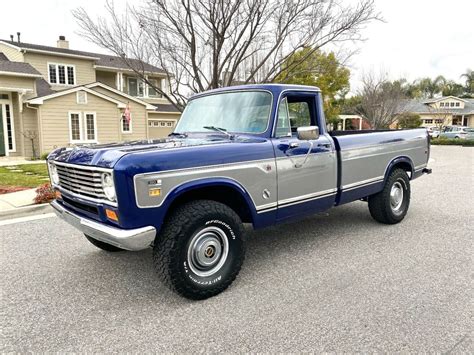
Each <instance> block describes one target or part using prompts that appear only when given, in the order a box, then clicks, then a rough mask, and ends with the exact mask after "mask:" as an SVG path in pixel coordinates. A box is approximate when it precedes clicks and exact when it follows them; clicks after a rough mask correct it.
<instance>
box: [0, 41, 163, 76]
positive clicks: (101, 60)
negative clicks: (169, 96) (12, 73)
mask: <svg viewBox="0 0 474 355" xmlns="http://www.w3.org/2000/svg"><path fill="white" fill-rule="evenodd" d="M0 42H4V43H5V44H7V45H9V46H12V47H15V48H18V49H21V50H26V51H28V50H30V51H33V52H47V53H51V54H56V55H65V56H74V57H83V58H88V59H91V60H95V61H96V66H98V67H104V68H111V69H129V67H128V66H127V64H126V63H125V61H124V59H122V58H121V57H117V56H113V55H108V54H101V53H93V52H85V51H78V50H74V49H69V48H59V47H52V46H43V45H39V44H33V43H25V42H20V43H18V42H16V41H9V40H4V39H0ZM127 60H128V61H130V62H131V63H132V65H136V66H137V68H140V70H142V69H143V70H144V71H147V72H154V73H165V71H164V70H163V69H161V68H158V67H156V66H154V65H151V64H148V63H144V62H141V61H139V60H137V59H127Z"/></svg>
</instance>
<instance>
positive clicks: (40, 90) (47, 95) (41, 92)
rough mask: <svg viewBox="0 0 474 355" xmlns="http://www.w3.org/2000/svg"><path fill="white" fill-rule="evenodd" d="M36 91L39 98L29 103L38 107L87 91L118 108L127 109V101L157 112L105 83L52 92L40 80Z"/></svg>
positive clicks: (143, 102)
mask: <svg viewBox="0 0 474 355" xmlns="http://www.w3.org/2000/svg"><path fill="white" fill-rule="evenodd" d="M36 85H37V86H36V91H37V94H38V95H37V96H36V97H33V98H30V99H29V100H28V102H29V103H30V104H36V105H41V104H42V103H43V101H45V100H50V99H54V98H56V97H60V96H63V95H68V94H71V93H74V92H77V91H80V90H84V91H87V92H89V93H91V94H93V95H95V96H98V97H101V98H103V99H105V100H108V101H111V102H114V103H116V104H117V105H118V107H125V103H126V102H127V101H135V102H137V103H139V104H141V105H143V106H145V108H146V109H147V110H154V111H156V108H155V105H152V104H149V103H148V102H146V101H143V100H140V99H139V98H136V97H133V96H130V95H128V94H126V93H124V92H121V91H119V90H116V89H114V88H112V87H110V86H108V85H106V84H104V83H101V82H94V83H90V84H86V85H78V86H75V87H72V88H67V89H64V90H59V91H54V90H51V88H50V86H49V84H48V83H47V82H46V81H45V80H44V79H38V80H37V81H36ZM96 87H102V88H105V89H106V90H108V91H110V92H113V93H116V94H117V95H120V96H122V97H123V98H124V100H117V99H115V98H114V97H112V96H109V95H106V94H104V93H102V92H99V91H97V90H94V88H96ZM160 106H165V107H167V106H172V105H160ZM159 111H160V112H162V111H161V110H159ZM169 112H173V111H169Z"/></svg>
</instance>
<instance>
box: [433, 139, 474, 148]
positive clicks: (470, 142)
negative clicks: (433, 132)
mask: <svg viewBox="0 0 474 355" xmlns="http://www.w3.org/2000/svg"><path fill="white" fill-rule="evenodd" d="M431 144H432V145H462V146H463V147H474V139H459V138H458V139H456V138H450V139H448V138H432V139H431Z"/></svg>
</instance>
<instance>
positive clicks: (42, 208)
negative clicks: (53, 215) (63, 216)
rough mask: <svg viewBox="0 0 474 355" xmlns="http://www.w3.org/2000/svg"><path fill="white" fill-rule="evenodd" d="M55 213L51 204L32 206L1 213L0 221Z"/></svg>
mask: <svg viewBox="0 0 474 355" xmlns="http://www.w3.org/2000/svg"><path fill="white" fill-rule="evenodd" d="M50 212H53V208H52V207H51V205H50V204H49V203H42V204H40V205H31V206H25V207H18V208H14V209H11V210H8V211H0V221H3V220H6V219H10V218H19V217H25V216H33V215H39V214H45V213H50Z"/></svg>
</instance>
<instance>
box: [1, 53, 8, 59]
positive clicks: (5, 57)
mask: <svg viewBox="0 0 474 355" xmlns="http://www.w3.org/2000/svg"><path fill="white" fill-rule="evenodd" d="M0 60H9V59H8V58H7V56H6V55H5V53H3V52H0Z"/></svg>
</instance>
